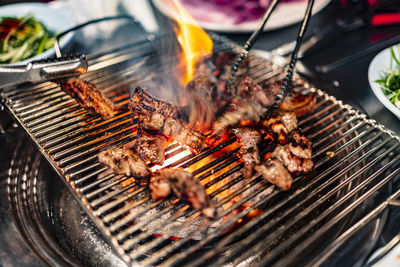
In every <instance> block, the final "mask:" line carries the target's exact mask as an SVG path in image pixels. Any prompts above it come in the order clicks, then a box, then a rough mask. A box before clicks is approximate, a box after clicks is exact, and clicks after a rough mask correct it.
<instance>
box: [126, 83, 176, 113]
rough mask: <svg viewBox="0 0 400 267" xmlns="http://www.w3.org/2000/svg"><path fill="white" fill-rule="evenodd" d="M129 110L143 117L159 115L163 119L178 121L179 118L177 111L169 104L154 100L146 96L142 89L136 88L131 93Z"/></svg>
mask: <svg viewBox="0 0 400 267" xmlns="http://www.w3.org/2000/svg"><path fill="white" fill-rule="evenodd" d="M129 108H130V109H131V110H132V111H133V112H135V113H137V114H142V115H145V116H152V115H153V114H160V115H162V116H164V117H169V118H174V119H178V118H179V117H180V112H179V109H178V108H177V107H176V106H173V105H171V104H169V103H166V102H163V101H160V100H158V99H155V98H154V97H152V96H150V95H149V94H147V93H146V92H145V91H144V90H143V89H142V88H140V87H136V88H135V90H134V91H133V95H132V98H131V100H130V101H129Z"/></svg>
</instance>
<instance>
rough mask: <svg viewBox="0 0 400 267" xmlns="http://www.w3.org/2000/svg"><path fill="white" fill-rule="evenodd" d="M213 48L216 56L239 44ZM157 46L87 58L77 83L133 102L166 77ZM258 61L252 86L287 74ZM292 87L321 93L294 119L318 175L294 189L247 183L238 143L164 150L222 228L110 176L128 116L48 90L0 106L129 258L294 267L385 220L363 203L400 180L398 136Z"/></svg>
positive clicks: (128, 133) (50, 86)
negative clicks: (213, 208) (104, 112)
mask: <svg viewBox="0 0 400 267" xmlns="http://www.w3.org/2000/svg"><path fill="white" fill-rule="evenodd" d="M215 38H216V37H215ZM215 42H216V44H215V47H216V48H215V50H216V51H220V50H224V49H232V48H235V46H234V45H233V44H231V43H230V42H228V41H227V40H224V39H220V38H216V40H215ZM153 49H154V46H153V45H150V44H149V43H146V42H143V43H137V44H135V45H133V46H127V47H124V48H121V49H118V50H115V51H112V52H109V53H105V54H97V55H93V56H90V57H88V60H89V66H90V67H89V72H88V73H87V74H85V75H83V77H82V78H83V79H85V80H88V81H91V82H93V83H94V84H96V85H97V86H98V88H99V89H100V90H101V91H103V92H104V93H105V94H106V95H107V96H108V97H109V98H110V99H112V100H113V101H114V102H115V103H117V104H120V105H124V104H125V105H126V104H127V103H128V99H129V89H130V88H132V87H134V86H135V85H140V84H141V83H144V82H145V81H147V80H149V79H151V77H152V75H149V72H148V70H151V71H152V73H157V71H158V70H159V69H160V64H162V63H161V62H160V61H159V60H157V58H155V57H154V53H153V52H154V51H153ZM251 62H252V63H251V66H250V74H251V76H252V77H253V78H254V79H255V80H256V81H257V82H262V81H264V80H266V79H276V78H279V77H280V76H282V72H281V70H280V69H279V68H277V67H274V66H272V65H271V64H269V63H267V62H265V61H264V60H262V59H260V58H255V57H254V59H253V60H252V61H251ZM143 66H146V67H145V68H143ZM296 90H302V91H306V92H307V91H310V92H316V93H317V95H318V101H317V106H316V109H315V110H314V111H313V112H312V113H311V114H308V115H307V117H304V118H300V120H299V127H300V128H302V130H303V133H304V134H305V135H306V136H307V137H308V138H309V139H311V140H312V143H313V159H314V161H315V169H314V171H313V172H312V173H311V174H309V175H307V176H306V177H297V178H296V179H295V181H294V184H293V188H292V189H291V190H289V191H288V192H281V191H280V190H278V189H275V188H273V186H271V185H270V184H268V183H266V182H264V181H263V180H262V179H261V178H260V177H255V178H254V179H252V180H250V181H249V180H246V181H243V177H242V176H241V175H240V172H239V171H240V169H241V168H242V167H243V163H241V162H240V161H239V160H238V157H237V156H236V152H237V151H238V145H237V143H236V142H235V140H234V139H231V140H229V141H227V142H225V143H222V144H220V145H219V146H218V147H216V148H213V149H210V150H206V151H203V152H202V153H201V154H199V155H196V156H193V155H192V154H190V153H189V152H188V151H186V150H184V149H183V148H182V147H181V146H180V145H179V144H176V143H175V144H172V145H171V146H170V147H169V148H167V150H166V159H167V160H166V162H167V165H168V166H181V167H184V168H188V169H189V170H191V171H192V172H193V173H194V175H195V176H196V177H197V178H198V179H200V180H201V181H202V183H203V184H204V185H205V187H206V188H207V192H208V193H209V194H210V195H211V196H212V197H213V200H214V201H215V202H216V205H217V207H218V218H217V220H215V221H209V220H208V219H206V218H204V217H203V216H202V215H201V214H200V213H199V212H197V211H195V210H192V209H191V208H190V207H189V206H187V205H186V204H185V203H182V202H180V201H179V200H178V199H174V198H170V199H168V200H159V201H152V200H151V199H150V197H149V192H148V189H147V187H146V185H141V184H136V183H135V182H134V180H133V179H131V178H129V177H125V176H121V175H114V174H111V173H107V167H105V166H104V165H101V164H100V163H99V162H98V161H97V154H98V153H99V151H101V150H102V149H106V148H110V147H114V146H119V145H122V144H127V143H130V142H134V137H135V136H136V131H135V130H136V125H135V121H134V120H133V121H132V114H131V112H120V113H118V114H116V116H115V117H114V118H112V119H110V120H107V121H103V120H102V119H100V118H98V117H96V116H93V115H91V114H89V113H88V112H87V111H86V110H85V109H84V108H81V107H80V106H79V105H78V104H77V103H76V102H75V101H74V100H73V99H72V98H71V97H69V96H68V95H67V94H65V93H64V92H63V91H62V90H61V89H60V87H59V86H58V85H56V84H54V83H51V82H45V83H41V84H35V85H33V86H32V85H21V86H19V87H17V88H6V89H4V90H3V91H2V99H3V102H4V103H5V105H6V106H7V108H8V109H9V111H10V112H11V113H12V114H13V115H14V116H15V118H16V119H17V120H18V121H19V122H20V124H21V125H22V127H23V128H24V129H25V130H26V131H27V133H28V134H29V135H30V137H31V138H32V139H33V141H34V142H35V144H36V145H37V146H38V148H39V149H40V151H41V152H42V153H43V155H44V156H45V157H46V158H47V159H48V161H49V162H50V163H51V165H52V166H53V168H54V169H55V170H56V172H57V173H58V174H59V175H60V177H61V178H62V179H63V181H65V182H66V184H67V186H68V188H69V189H70V191H71V193H72V194H73V195H74V196H75V197H76V198H77V199H78V200H79V203H81V204H82V206H83V207H84V209H85V210H86V212H87V213H88V215H89V217H90V218H91V219H92V220H93V221H94V222H95V223H96V224H97V226H98V227H99V229H100V230H101V231H102V232H103V234H104V235H105V237H106V238H107V239H108V240H109V241H110V242H111V243H112V244H113V245H114V248H115V249H116V251H117V252H118V253H119V254H120V255H121V256H122V258H123V259H124V260H125V261H126V262H128V263H130V264H132V265H134V264H141V265H155V264H163V265H182V264H190V265H191V266H195V265H203V264H210V265H215V266H220V265H222V264H228V265H229V264H238V263H241V262H244V263H246V264H251V263H256V264H262V265H267V264H276V265H281V264H283V265H296V264H298V263H299V262H303V263H304V262H308V263H310V264H312V263H321V261H322V260H324V259H326V258H327V257H328V256H329V255H331V254H332V253H333V252H334V251H335V250H336V249H337V248H338V247H339V246H340V245H341V244H343V243H344V242H345V241H346V240H347V239H348V238H349V237H350V236H351V235H352V234H354V232H356V231H357V229H359V228H360V227H361V226H362V225H365V223H367V222H368V221H371V220H372V219H373V218H375V217H376V216H378V215H379V214H380V212H381V211H382V210H383V209H384V207H383V206H385V205H384V204H381V205H380V206H377V207H370V209H365V208H364V206H365V205H366V203H368V200H369V199H370V198H373V197H376V194H378V192H380V190H383V189H385V188H387V187H389V186H390V182H391V181H393V180H394V178H397V176H398V174H399V172H400V168H399V167H400V166H399V163H398V162H399V159H400V146H399V137H397V136H396V135H395V134H393V133H392V132H390V131H388V130H386V129H384V128H383V127H381V126H380V125H377V124H376V122H375V121H372V120H369V119H367V118H366V117H365V116H364V115H363V114H360V113H359V112H357V111H355V110H354V109H352V108H351V107H350V106H348V105H344V104H343V103H342V102H341V101H338V100H336V99H335V98H334V97H332V96H329V95H327V94H326V93H324V92H322V91H320V90H318V89H315V88H313V87H312V86H311V85H310V84H308V83H306V82H304V81H302V80H300V79H297V80H296ZM221 151H224V153H221ZM398 195H399V192H396V193H395V194H394V195H392V198H395V197H398ZM382 203H384V202H382ZM382 205H383V206H382Z"/></svg>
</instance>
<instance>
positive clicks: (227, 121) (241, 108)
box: [212, 100, 268, 135]
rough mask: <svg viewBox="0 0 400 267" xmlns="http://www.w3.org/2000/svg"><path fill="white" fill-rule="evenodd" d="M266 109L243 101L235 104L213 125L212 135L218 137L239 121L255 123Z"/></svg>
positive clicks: (255, 103) (258, 104) (256, 103)
mask: <svg viewBox="0 0 400 267" xmlns="http://www.w3.org/2000/svg"><path fill="white" fill-rule="evenodd" d="M267 110H268V109H267V108H266V107H264V106H262V105H261V104H260V103H258V102H252V101H246V100H243V101H242V102H240V103H237V104H235V107H234V108H233V109H231V110H228V111H226V112H225V113H224V114H222V116H221V117H219V118H218V119H217V120H216V121H215V122H214V124H213V127H212V134H213V135H220V134H221V133H223V132H224V131H226V129H227V128H228V127H229V126H235V125H238V123H239V122H240V121H243V120H244V121H251V122H256V121H258V120H259V119H260V117H261V116H262V115H263V114H264V113H265V112H266V111H267Z"/></svg>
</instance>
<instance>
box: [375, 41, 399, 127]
mask: <svg viewBox="0 0 400 267" xmlns="http://www.w3.org/2000/svg"><path fill="white" fill-rule="evenodd" d="M368 79H369V83H370V85H371V88H372V91H373V92H374V94H375V96H376V97H377V98H378V99H379V101H380V102H381V103H382V104H383V105H384V106H385V107H386V108H388V109H389V110H390V111H391V112H392V113H394V114H395V115H396V116H397V117H398V118H399V119H400V44H397V45H394V46H391V47H389V48H386V49H385V50H383V51H381V52H380V53H379V54H378V55H376V56H375V58H374V59H373V60H372V62H371V64H370V66H369V69H368Z"/></svg>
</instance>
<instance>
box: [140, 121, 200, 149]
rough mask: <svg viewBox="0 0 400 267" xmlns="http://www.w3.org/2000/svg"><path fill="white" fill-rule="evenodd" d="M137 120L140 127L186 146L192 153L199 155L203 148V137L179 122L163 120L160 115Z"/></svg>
mask: <svg viewBox="0 0 400 267" xmlns="http://www.w3.org/2000/svg"><path fill="white" fill-rule="evenodd" d="M139 119H140V126H141V127H143V128H145V129H148V130H157V131H160V132H161V133H162V134H164V135H165V136H167V137H170V138H172V139H175V140H176V141H177V142H179V143H180V144H182V145H185V146H187V147H188V148H189V149H190V151H192V152H193V153H199V152H200V151H201V150H202V149H203V148H204V139H205V136H204V135H203V134H201V133H200V132H197V131H194V130H190V129H187V128H186V127H185V126H184V125H183V124H182V122H181V121H180V120H176V119H173V118H165V117H164V116H162V115H160V114H153V115H152V116H151V117H145V118H143V117H142V116H140V117H139Z"/></svg>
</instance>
